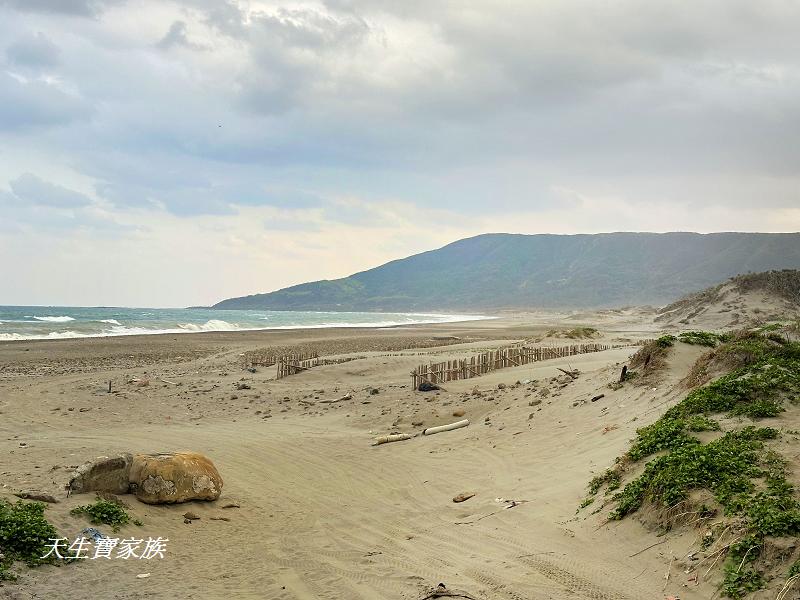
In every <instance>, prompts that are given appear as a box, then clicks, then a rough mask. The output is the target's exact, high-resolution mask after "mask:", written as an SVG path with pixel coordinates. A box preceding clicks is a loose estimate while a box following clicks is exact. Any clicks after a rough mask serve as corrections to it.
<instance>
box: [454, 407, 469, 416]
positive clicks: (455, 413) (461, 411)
mask: <svg viewBox="0 0 800 600" xmlns="http://www.w3.org/2000/svg"><path fill="white" fill-rule="evenodd" d="M465 414H466V413H465V412H464V411H463V410H461V409H460V408H459V409H458V410H454V411H453V416H454V417H463V416H464V415H465Z"/></svg>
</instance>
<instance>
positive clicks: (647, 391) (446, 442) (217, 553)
mask: <svg viewBox="0 0 800 600" xmlns="http://www.w3.org/2000/svg"><path fill="white" fill-rule="evenodd" d="M585 316H586V315H581V317H585ZM548 321H549V322H548ZM594 321H596V322H597V323H599V327H598V328H599V329H601V333H600V334H598V335H599V336H600V337H599V338H598V339H600V340H602V341H604V342H607V343H609V344H612V345H615V346H619V347H617V348H614V349H612V350H608V351H605V352H598V353H592V354H584V355H579V356H573V357H570V358H565V359H557V360H550V361H543V362H541V363H536V364H531V365H525V366H523V367H517V368H508V369H502V370H499V371H496V372H493V373H490V374H488V375H486V376H483V377H479V378H473V379H469V380H463V381H453V382H449V383H448V384H447V385H446V386H445V388H446V389H445V390H441V391H438V392H433V393H421V392H417V391H414V390H412V389H411V388H410V377H409V372H410V370H411V369H412V368H413V367H414V366H416V365H417V364H419V363H421V362H424V361H426V360H430V361H434V362H435V361H439V360H448V359H451V358H459V357H463V356H469V355H470V354H471V353H474V352H476V351H478V350H483V349H491V348H499V347H503V346H506V345H508V344H511V343H514V342H521V341H525V340H528V341H530V340H537V341H538V342H539V343H540V344H545V345H547V344H550V345H558V344H563V343H565V340H564V338H563V337H559V334H558V333H555V331H558V330H565V329H568V328H569V327H571V326H574V319H570V318H569V317H568V316H567V315H560V316H559V315H552V314H551V315H513V316H504V317H501V318H499V319H496V320H492V321H482V322H471V323H464V324H457V323H456V324H448V325H435V326H415V327H398V328H392V329H387V330H357V331H356V330H313V331H309V330H305V331H303V330H298V331H280V332H251V333H218V334H214V333H212V334H192V335H182V336H146V337H126V338H100V339H90V340H63V341H35V342H15V343H5V344H3V345H2V346H0V413H1V414H0V417H1V419H0V434H1V435H0V456H3V457H4V459H3V461H2V467H0V475H2V488H0V494H2V497H3V498H6V499H8V500H14V498H13V496H12V495H11V494H12V493H13V492H15V491H18V490H20V489H37V490H43V491H46V492H48V493H52V494H53V495H55V496H56V497H57V498H59V500H60V502H59V503H58V504H53V505H50V506H49V507H48V509H47V514H48V518H49V519H50V520H51V522H52V523H54V525H56V527H57V528H58V530H59V531H60V532H62V533H63V534H64V535H65V536H73V535H75V534H77V533H78V532H79V531H80V530H81V529H82V528H83V527H85V526H86V525H87V523H86V520H85V519H83V518H81V517H79V516H74V515H70V514H69V510H70V509H71V508H73V507H75V506H78V505H80V504H83V503H86V502H89V501H91V500H93V495H91V494H83V495H80V494H76V495H72V496H71V497H69V498H67V497H66V493H65V491H64V485H65V484H66V483H67V481H68V479H69V475H70V473H71V472H72V470H73V469H74V467H75V466H77V465H79V464H81V463H82V462H84V461H86V460H89V459H92V458H94V457H96V456H101V455H109V454H112V453H116V452H123V451H126V452H161V451H173V450H181V449H189V450H194V451H197V452H202V453H204V454H206V455H207V456H209V457H210V458H211V459H212V460H213V461H214V463H215V464H216V466H217V468H218V469H219V471H220V473H221V475H222V477H223V479H224V489H223V491H222V497H221V498H220V499H219V500H218V501H216V502H209V503H202V502H194V503H191V504H189V505H176V506H151V505H146V504H142V503H140V502H138V501H137V500H136V499H135V498H134V497H133V496H125V498H126V502H127V503H128V504H129V505H130V507H131V508H130V512H131V514H132V515H133V516H135V517H136V518H138V519H140V520H141V521H142V522H143V523H144V525H143V526H142V527H141V528H138V527H135V526H132V525H129V526H126V527H124V528H123V530H122V531H121V532H120V535H126V536H130V535H136V536H139V537H142V536H152V537H156V536H161V537H162V538H167V539H168V540H169V542H168V550H167V552H166V555H165V558H164V559H161V560H159V559H154V560H149V561H142V560H128V561H125V560H110V561H86V562H85V563H82V564H77V565H76V564H71V565H64V566H61V567H52V566H43V567H40V568H37V569H35V570H23V571H22V576H21V577H20V580H19V582H17V583H12V584H0V585H2V587H0V596H2V597H8V598H15V599H16V598H19V599H22V598H40V597H67V594H69V595H70V596H71V597H88V595H89V594H90V590H91V594H92V595H94V594H97V595H98V597H107V598H112V597H113V598H222V597H237V598H250V597H252V598H286V599H289V598H296V599H311V598H331V599H334V598H337V599H340V598H363V599H372V598H386V599H390V598H391V599H396V598H409V599H411V598H420V597H423V596H424V593H425V590H426V589H430V588H431V587H432V586H436V585H437V584H439V583H440V582H441V583H445V584H446V585H447V586H448V588H450V589H453V588H455V589H460V590H464V591H466V592H468V593H469V594H470V595H471V596H473V597H475V598H486V599H489V598H502V599H505V598H507V599H514V600H515V599H521V598H586V599H619V600H624V599H631V600H633V599H639V598H649V597H657V596H655V595H654V594H655V593H659V594H660V593H661V589H662V587H664V584H665V580H664V577H665V571H666V570H667V568H668V566H669V563H670V560H671V559H670V556H671V555H678V554H680V553H681V552H683V550H684V548H683V547H681V544H682V543H684V542H685V543H686V544H688V543H690V540H689V541H687V540H682V539H681V538H680V537H678V538H676V539H675V540H670V542H669V543H667V544H661V545H659V546H656V547H654V548H653V549H651V550H648V551H645V552H642V553H640V554H636V553H638V552H640V551H641V550H642V549H643V548H645V547H646V546H648V545H649V544H651V543H653V542H655V541H658V540H657V539H655V538H654V537H653V536H652V535H651V534H650V533H649V532H647V531H646V530H645V529H644V528H643V527H642V526H641V525H640V524H639V523H638V522H636V521H635V520H632V519H629V520H626V521H623V522H614V523H611V524H609V523H605V522H604V521H603V520H602V519H601V518H600V517H598V516H592V515H591V514H589V513H587V512H586V511H582V512H581V513H579V514H578V513H576V511H577V508H578V506H579V504H580V502H581V500H582V498H583V497H584V496H585V493H586V484H587V482H588V481H589V479H591V477H592V476H593V475H595V474H597V473H598V472H600V471H601V470H602V469H605V468H606V467H607V466H608V465H610V464H612V463H613V460H614V457H616V456H618V455H619V454H621V453H622V452H624V450H625V448H626V446H627V444H628V441H629V440H630V438H631V437H632V436H633V434H634V432H635V429H636V428H637V427H639V426H641V425H643V424H647V423H648V422H650V421H652V420H654V419H655V418H657V417H658V416H659V414H660V411H661V410H663V405H664V403H665V402H669V401H670V397H671V396H670V394H671V393H672V392H671V383H674V382H671V381H669V380H667V381H665V382H663V384H662V385H660V386H658V387H657V388H653V389H651V388H641V387H637V388H630V389H629V388H625V389H623V390H619V391H612V390H610V389H609V388H608V385H607V384H608V383H609V382H611V381H613V380H614V379H615V377H616V376H617V374H618V371H619V368H620V366H621V365H622V364H623V363H624V362H625V361H626V360H627V359H628V357H629V356H630V355H631V354H632V353H633V352H634V351H635V350H636V347H635V346H633V345H632V344H635V343H636V340H639V339H644V338H646V337H648V336H651V335H652V333H651V332H652V325H651V324H649V323H648V321H647V320H646V319H643V318H642V317H641V315H640V314H638V316H637V314H636V313H635V311H634V312H624V311H617V312H614V313H597V314H595V315H594ZM548 332H550V334H551V335H550V336H548V335H547V333H548ZM454 338H458V339H454ZM566 341H567V342H568V341H569V340H566ZM442 344H444V345H442ZM269 347H280V348H295V347H303V348H306V347H308V348H310V347H314V348H316V349H317V350H318V351H319V352H320V354H323V355H332V354H336V355H346V354H348V353H350V354H352V355H357V356H359V358H358V359H357V360H353V361H350V362H347V363H343V364H340V365H330V366H321V367H317V368H314V369H312V370H310V371H307V372H305V373H301V374H298V375H293V376H290V377H286V378H283V379H281V380H278V381H276V380H275V379H274V377H275V370H274V368H272V367H269V368H268V367H265V368H257V369H256V372H255V373H251V372H249V371H246V370H244V368H243V362H242V361H243V354H244V353H245V352H247V351H248V350H254V349H258V348H269ZM687 352H688V355H686V356H683V358H682V359H681V360H684V361H686V364H687V365H688V364H690V362H691V361H692V360H693V358H694V354H696V353H697V352H699V351H695V349H693V348H689V349H688V350H687ZM684 354H685V353H684ZM559 368H563V369H567V368H569V369H578V370H579V371H580V376H579V377H577V378H576V379H573V378H571V377H569V376H567V375H564V373H563V372H561V371H559ZM677 372H678V370H676V373H677ZM675 377H677V375H675ZM109 380H110V381H111V382H112V393H111V394H109V393H108V388H107V386H108V381H109ZM143 381H147V382H148V383H147V384H146V385H142V382H143ZM522 381H526V382H528V383H525V384H523V383H521V382H522ZM240 388H241V389H240ZM346 393H349V394H351V395H352V398H351V399H349V400H345V401H341V402H337V403H323V402H320V400H326V399H333V398H339V397H342V396H343V395H345V394H346ZM601 393H603V394H604V397H603V398H602V399H601V400H599V401H597V402H594V403H592V402H589V399H591V398H592V397H594V396H596V395H598V394H601ZM454 415H458V416H461V418H468V419H469V420H470V423H471V424H470V425H469V426H468V427H466V428H463V429H459V430H456V431H451V432H447V433H444V434H440V435H435V436H424V437H421V436H420V437H414V438H412V439H411V440H409V441H405V442H401V443H394V444H386V445H382V446H377V447H373V446H371V443H372V441H373V440H374V439H375V437H376V436H377V435H382V434H386V433H389V432H408V433H412V434H413V433H415V432H417V433H418V432H419V431H420V430H421V429H422V428H423V427H430V426H436V425H441V424H445V423H449V422H452V421H455V420H458V419H457V418H456V417H454ZM459 493H474V494H475V496H474V497H473V498H471V499H470V500H468V501H466V502H463V503H454V502H453V501H452V498H453V497H454V496H456V495H457V494H459ZM507 501H515V503H514V504H513V505H512V504H510V503H509V502H507ZM232 503H235V504H238V505H239V508H228V509H223V508H222V506H224V505H228V504H232ZM187 508H189V509H191V510H192V511H194V512H196V513H197V514H198V515H199V516H200V517H201V519H200V520H197V521H193V522H192V524H191V525H187V524H185V523H184V522H183V518H182V516H181V515H182V514H183V513H184V512H185V511H186V510H187ZM220 517H224V519H225V520H216V519H219V518H220ZM101 529H102V528H101ZM634 554H636V556H635V558H631V556H632V555H634ZM144 573H150V576H149V577H147V578H143V579H139V578H137V577H136V576H137V575H138V574H144ZM684 579H685V577H684ZM668 583H669V582H668ZM672 583H673V587H675V586H679V585H680V583H682V582H681V577H680V576H679V575H678V574H673V578H672ZM711 585H712V583H702V584H701V585H700V586H699V587H692V588H691V589H688V588H687V589H684V588H682V587H681V588H680V593H681V597H682V598H701V597H708V594H709V591H710V590H711V589H712V587H711ZM68 590H69V592H68Z"/></svg>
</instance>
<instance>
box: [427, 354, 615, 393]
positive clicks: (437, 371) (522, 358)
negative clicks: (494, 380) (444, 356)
mask: <svg viewBox="0 0 800 600" xmlns="http://www.w3.org/2000/svg"><path fill="white" fill-rule="evenodd" d="M610 348H611V346H608V345H606V344H574V345H570V346H558V347H549V346H540V347H536V348H526V347H524V346H514V347H510V348H503V349H500V350H493V351H491V352H486V353H484V354H478V355H476V356H473V357H471V358H469V359H466V358H465V359H462V360H448V361H445V362H440V363H432V364H428V365H420V366H418V367H417V368H416V369H414V370H413V371H412V372H411V383H412V384H413V387H414V389H416V388H417V387H418V386H419V384H420V383H422V382H423V381H427V382H429V383H443V382H445V381H453V380H457V379H471V378H473V377H480V376H481V375H485V374H486V373H490V372H492V371H496V370H498V369H505V368H507V367H519V366H521V365H527V364H529V363H533V362H539V361H542V360H550V359H553V358H564V357H567V356H574V355H576V354H586V353H588V352H602V351H603V350H608V349H610Z"/></svg>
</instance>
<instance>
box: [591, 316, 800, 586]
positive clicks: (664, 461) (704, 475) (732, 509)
mask: <svg viewBox="0 0 800 600" xmlns="http://www.w3.org/2000/svg"><path fill="white" fill-rule="evenodd" d="M702 333H703V332H692V334H693V336H692V337H693V338H695V339H699V340H703V339H710V338H708V337H707V336H705V335H694V334H702ZM711 335H714V336H715V338H714V339H716V341H715V344H714V345H716V343H717V342H720V343H722V344H723V345H722V346H720V347H718V348H716V349H715V350H713V351H711V354H710V356H711V357H712V358H710V359H709V358H707V357H706V358H705V359H704V360H705V363H704V364H708V363H709V361H710V360H712V359H713V360H714V361H716V363H719V364H725V365H730V366H731V368H732V370H731V371H730V372H729V373H728V374H726V375H723V376H722V377H720V378H719V379H717V380H716V381H713V382H711V383H709V384H707V385H704V386H702V387H699V388H696V389H694V390H693V391H691V392H690V393H689V394H688V395H687V396H686V398H685V399H684V400H683V401H682V402H680V403H679V404H677V405H676V406H674V407H672V408H670V409H669V410H667V411H666V413H664V415H663V416H662V417H661V418H660V419H659V420H657V421H656V422H655V423H653V424H652V425H648V426H647V427H643V428H641V429H639V430H638V431H637V436H636V439H635V440H634V442H633V444H632V445H631V448H630V449H629V450H628V452H627V453H626V454H625V456H624V457H622V458H621V459H618V462H617V465H616V466H615V467H614V468H612V469H609V470H608V471H606V472H605V473H604V474H603V475H601V476H598V477H595V478H594V479H592V481H591V482H590V483H589V493H590V497H592V496H594V495H595V494H597V492H598V491H599V490H600V489H601V488H602V486H603V485H606V486H607V489H611V488H612V485H613V487H614V488H618V487H619V486H620V482H621V479H622V476H623V475H624V468H623V467H622V466H621V465H628V464H631V463H636V462H638V461H640V460H643V459H646V458H649V457H651V456H653V455H654V454H656V453H660V454H659V455H658V456H656V457H654V458H652V459H651V460H650V461H649V462H648V463H647V464H646V465H645V468H644V471H643V472H642V473H641V475H639V476H638V477H636V478H634V479H633V480H632V481H630V482H628V483H627V484H626V485H625V486H624V487H623V489H622V490H621V491H619V492H617V493H616V494H615V495H614V496H613V501H614V502H615V503H616V506H615V508H614V509H613V510H612V512H611V513H610V515H609V516H610V518H611V519H622V518H623V517H625V516H626V515H628V514H630V513H632V512H635V511H636V510H638V509H639V508H640V507H641V506H642V505H643V504H644V503H645V501H648V502H650V503H652V504H653V505H654V506H656V507H659V506H660V507H664V508H670V507H674V506H676V505H677V504H678V503H680V502H682V501H685V500H688V499H689V497H690V494H691V493H692V491H695V490H707V491H708V492H710V493H711V494H712V495H713V497H714V498H715V499H716V501H717V502H719V504H720V505H721V506H722V508H723V509H724V511H725V514H726V515H727V516H728V517H730V518H735V519H736V520H737V522H739V523H741V524H742V527H743V528H744V533H745V536H744V537H743V538H742V539H741V540H739V541H737V542H736V543H735V544H732V545H731V546H730V548H729V550H728V557H727V560H726V563H725V565H724V567H723V570H724V580H723V583H722V592H723V594H724V595H725V596H727V597H729V598H734V599H739V598H743V597H745V596H746V595H747V594H748V593H750V592H753V591H755V590H757V589H760V588H761V587H763V585H764V582H765V580H764V574H763V573H762V572H760V571H759V569H758V562H757V561H758V559H759V557H761V555H762V552H763V548H764V539H765V538H766V537H782V536H796V535H799V534H800V501H798V499H797V497H796V493H795V489H794V487H793V486H792V484H791V483H790V482H789V481H788V480H787V471H786V463H785V461H784V460H783V458H782V457H781V455H780V454H778V453H777V452H775V451H773V450H771V449H770V448H769V445H768V443H769V442H770V441H771V440H775V439H777V438H778V437H779V435H780V434H779V432H778V430H776V429H774V428H771V427H757V426H754V425H745V426H743V427H740V428H736V429H733V430H731V431H726V432H725V433H722V434H721V435H720V434H717V436H716V437H715V438H714V439H712V440H711V441H709V442H707V443H702V442H701V441H700V439H698V437H696V436H695V435H693V434H694V433H695V432H700V431H710V432H715V431H720V430H721V426H720V423H719V422H718V421H717V420H715V419H714V418H713V417H712V415H717V414H726V415H728V416H730V417H746V418H749V419H753V420H757V419H760V418H765V417H776V416H778V415H780V413H781V412H782V411H783V410H784V406H783V405H784V402H785V401H787V400H788V401H792V402H796V401H798V400H800V343H797V342H789V341H786V340H785V339H782V340H781V341H780V342H776V341H772V340H771V339H770V338H769V337H768V335H769V334H767V335H764V333H760V332H744V333H740V334H737V335H736V336H717V335H716V334H711ZM678 339H680V337H679V338H678ZM681 341H683V340H681ZM698 343H700V342H698ZM703 345H708V344H703ZM667 347H668V346H667ZM706 541H708V544H710V543H711V538H709V539H708V540H704V542H706ZM792 569H793V571H790V573H794V572H800V566H793V567H792Z"/></svg>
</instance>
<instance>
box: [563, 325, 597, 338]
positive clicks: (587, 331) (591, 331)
mask: <svg viewBox="0 0 800 600" xmlns="http://www.w3.org/2000/svg"><path fill="white" fill-rule="evenodd" d="M595 335H597V329H595V328H594V327H576V328H575V329H570V330H569V331H565V332H564V337H568V338H569V339H571V340H580V339H586V338H593V337H594V336H595Z"/></svg>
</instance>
